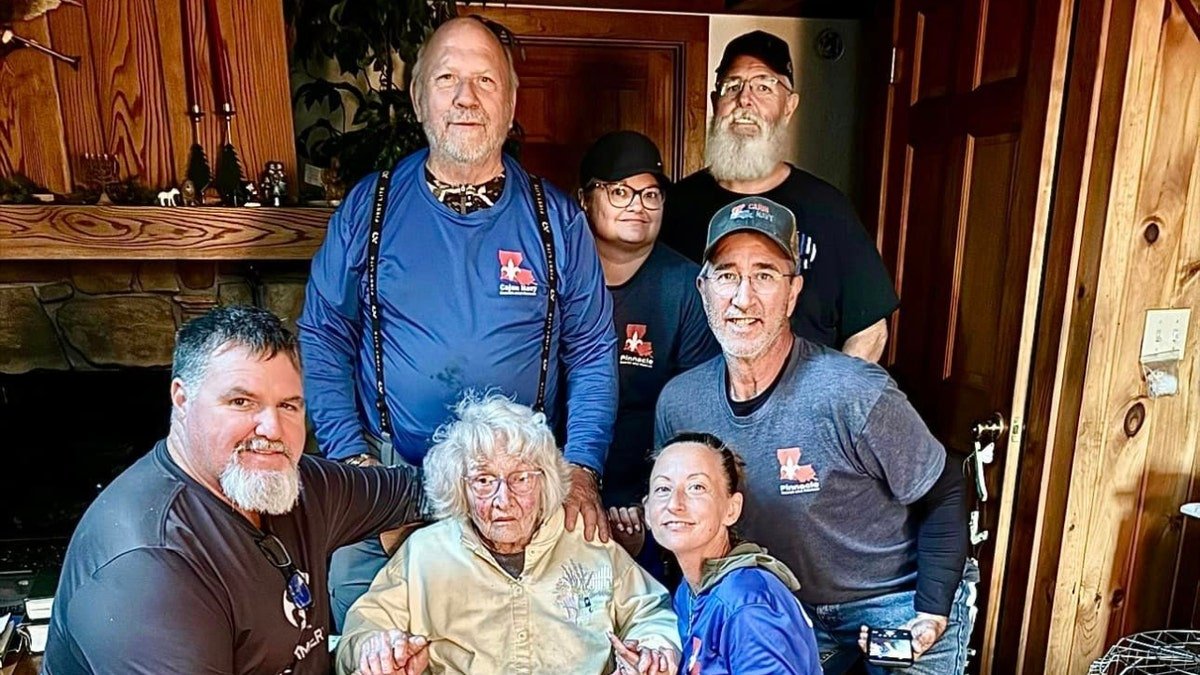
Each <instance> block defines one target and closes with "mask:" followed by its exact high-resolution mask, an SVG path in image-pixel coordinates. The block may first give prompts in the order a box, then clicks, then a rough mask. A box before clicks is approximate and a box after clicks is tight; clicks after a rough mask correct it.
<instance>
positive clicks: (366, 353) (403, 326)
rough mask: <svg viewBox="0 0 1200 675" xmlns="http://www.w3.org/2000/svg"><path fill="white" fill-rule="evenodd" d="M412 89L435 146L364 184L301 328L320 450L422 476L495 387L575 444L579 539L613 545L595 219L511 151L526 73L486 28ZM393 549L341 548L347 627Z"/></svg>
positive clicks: (473, 31)
mask: <svg viewBox="0 0 1200 675" xmlns="http://www.w3.org/2000/svg"><path fill="white" fill-rule="evenodd" d="M411 92H412V98H413V101H414V106H415V110H416V113H417V118H418V119H419V120H420V121H421V124H422V125H423V127H424V130H425V136H426V138H427V139H428V140H429V149H428V150H422V151H420V152H416V153H413V154H412V155H410V156H408V157H406V158H405V159H403V160H401V161H400V163H399V164H397V165H396V166H395V167H394V168H393V169H392V170H391V171H390V172H386V171H385V172H381V173H379V174H375V175H372V176H369V177H367V178H366V179H364V180H363V181H362V182H360V183H359V184H358V185H357V186H356V187H355V188H354V189H353V190H352V191H351V192H350V194H349V196H348V197H347V199H346V200H345V202H344V203H343V204H342V205H341V207H340V208H339V209H338V211H337V213H335V214H334V216H333V219H332V220H331V221H330V223H329V230H328V234H327V235H326V237H325V242H324V244H323V245H322V247H321V250H320V251H318V252H317V255H316V257H315V258H314V259H313V263H312V268H311V270H312V271H311V277H310V278H309V284H308V291H307V294H306V297H305V306H304V313H303V316H302V317H301V319H300V322H299V327H300V342H301V345H302V348H303V351H304V377H305V389H306V390H307V391H308V392H309V398H310V407H309V410H310V412H311V417H312V422H313V427H314V430H315V432H316V436H317V441H318V444H319V445H320V447H321V451H322V453H323V454H325V456H327V457H329V458H331V459H338V460H342V461H346V462H350V463H361V464H375V463H379V462H382V463H384V464H393V463H397V462H406V463H409V464H413V465H420V463H421V462H422V460H424V458H425V454H426V452H427V451H428V450H429V447H430V446H431V442H430V441H431V437H432V436H433V433H434V431H435V430H437V428H438V427H439V426H440V425H441V424H443V423H444V422H446V421H447V420H448V419H449V417H450V413H451V407H452V404H453V403H454V402H455V401H457V400H459V399H460V398H462V395H463V393H464V392H465V391H466V390H471V389H473V390H489V389H495V390H499V391H500V392H503V393H504V394H506V395H508V396H511V397H513V398H514V399H515V400H516V401H517V402H518V403H522V404H525V405H528V406H530V407H533V408H535V409H538V410H544V412H545V413H546V416H547V418H548V419H549V422H550V425H551V427H552V428H555V429H557V430H558V431H561V432H563V433H562V434H561V435H560V439H562V438H563V437H565V439H566V443H565V446H564V447H563V455H564V456H565V458H566V460H567V461H568V462H570V463H571V464H572V465H573V468H572V479H571V491H570V493H569V495H568V497H567V500H566V527H567V529H568V530H572V531H573V530H574V529H575V527H576V526H577V525H576V521H577V520H578V519H579V516H580V515H582V527H583V530H584V535H585V537H586V538H587V539H589V540H590V539H592V538H593V537H595V536H599V537H600V538H601V539H602V540H604V541H607V540H608V523H607V520H606V518H605V517H604V513H603V509H602V508H601V506H600V492H599V487H600V482H599V481H600V475H601V474H602V473H603V471H604V462H605V456H606V454H607V452H608V447H609V442H610V439H611V437H612V429H613V421H614V419H615V418H616V405H617V364H616V361H617V360H616V352H617V346H616V334H615V332H614V330H613V324H612V321H613V313H612V312H613V310H612V300H611V298H610V296H609V293H608V291H607V290H606V289H605V286H604V273H603V270H602V269H601V267H600V261H599V258H598V257H597V256H596V246H595V242H594V241H593V239H592V236H591V232H590V231H589V229H588V223H587V218H586V217H585V215H584V214H583V212H582V211H581V210H580V208H579V205H578V204H577V203H575V201H574V200H573V199H571V198H570V197H569V196H567V195H566V194H565V193H563V192H562V191H560V190H558V189H556V188H555V187H553V186H551V185H549V184H544V183H542V182H541V181H540V180H538V179H535V178H534V177H532V176H530V175H529V174H528V173H526V172H525V170H524V169H522V168H521V165H520V164H518V163H517V161H516V160H515V159H513V158H512V157H509V156H506V155H505V154H504V153H503V145H504V141H505V138H506V136H507V134H508V130H509V129H510V128H511V126H512V122H513V114H514V107H515V106H516V101H517V76H516V72H515V70H514V69H513V62H512V55H511V54H510V53H509V52H508V50H507V49H506V48H505V46H504V45H503V44H502V43H501V42H500V40H499V39H497V37H496V35H495V34H493V32H492V31H491V30H490V28H489V26H488V25H487V24H485V23H484V22H483V21H482V20H480V19H477V18H473V17H472V18H466V17H464V18H459V19H454V20H451V21H448V22H446V23H445V24H443V25H442V26H440V27H439V28H438V29H437V31H435V32H434V33H433V35H432V36H430V38H429V40H427V41H426V43H425V44H424V45H423V46H422V47H421V51H420V53H419V54H418V56H417V61H416V63H415V65H414V67H413V72H412V74H411ZM390 543H391V542H389V544H390ZM382 544H383V542H380V541H378V540H375V539H371V540H368V541H365V542H362V543H361V544H359V545H355V546H353V547H349V548H347V549H343V550H341V551H338V553H337V554H335V556H334V560H333V564H332V565H331V569H332V570H333V571H332V572H331V584H330V585H331V587H332V590H333V594H334V616H335V621H336V622H337V624H338V625H340V624H341V619H342V617H343V616H345V612H346V610H347V609H349V607H350V604H351V603H353V602H354V600H356V599H357V598H358V597H359V596H360V595H362V594H363V593H364V592H366V590H367V587H368V586H369V585H370V583H371V580H373V579H374V578H375V574H376V573H377V572H378V571H379V570H380V569H381V568H382V567H383V565H384V564H385V563H386V562H387V557H388V556H387V553H386V551H385V548H384V546H383V545H382Z"/></svg>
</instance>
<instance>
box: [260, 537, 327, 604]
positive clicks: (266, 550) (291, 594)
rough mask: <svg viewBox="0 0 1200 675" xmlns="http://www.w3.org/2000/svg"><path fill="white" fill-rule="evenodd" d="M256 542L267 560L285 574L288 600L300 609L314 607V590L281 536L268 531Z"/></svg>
mask: <svg viewBox="0 0 1200 675" xmlns="http://www.w3.org/2000/svg"><path fill="white" fill-rule="evenodd" d="M254 543H255V544H258V550H260V551H262V554H263V557H265V558H266V559H267V562H269V563H271V566H272V567H274V568H276V569H278V570H279V572H280V573H281V574H283V580H284V581H285V582H286V583H287V598H288V600H290V601H291V603H292V604H293V605H295V606H296V607H297V608H299V609H309V608H310V607H312V606H313V596H312V591H311V590H309V588H308V584H307V583H306V582H305V581H304V575H302V574H300V570H299V569H297V568H296V565H295V563H293V562H292V556H291V555H289V554H288V552H287V549H286V548H284V546H283V542H281V541H279V537H276V536H275V535H273V534H271V533H270V532H267V533H264V534H263V536H261V537H258V538H257V539H255V540H254Z"/></svg>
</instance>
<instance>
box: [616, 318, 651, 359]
mask: <svg viewBox="0 0 1200 675" xmlns="http://www.w3.org/2000/svg"><path fill="white" fill-rule="evenodd" d="M620 363H621V365H623V366H637V367H639V368H653V367H654V344H653V343H651V342H650V341H649V340H647V339H646V324H643V323H627V324H625V342H624V343H622V345H621V358H620Z"/></svg>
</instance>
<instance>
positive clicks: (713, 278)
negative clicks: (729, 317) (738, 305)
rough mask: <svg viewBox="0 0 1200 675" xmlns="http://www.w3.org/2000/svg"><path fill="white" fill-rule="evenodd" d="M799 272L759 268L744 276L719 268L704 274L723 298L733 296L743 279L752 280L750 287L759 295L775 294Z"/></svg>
mask: <svg viewBox="0 0 1200 675" xmlns="http://www.w3.org/2000/svg"><path fill="white" fill-rule="evenodd" d="M798 276H800V275H799V274H784V273H783V272H777V271H775V270H771V269H766V270H757V271H755V272H751V273H750V274H748V275H746V276H742V275H741V274H738V273H737V272H734V271H732V270H718V271H716V272H712V273H711V274H707V275H705V276H704V278H705V279H707V280H708V283H709V284H710V285H711V286H712V289H713V292H715V293H716V294H717V295H719V296H721V297H723V298H732V297H733V296H734V295H735V294H737V291H738V289H739V288H741V287H742V279H749V280H750V288H751V289H753V290H754V292H755V293H757V294H758V295H763V296H766V295H774V294H776V293H778V292H779V291H780V290H781V289H782V288H783V287H784V285H786V283H787V281H786V280H788V279H790V278H791V277H798Z"/></svg>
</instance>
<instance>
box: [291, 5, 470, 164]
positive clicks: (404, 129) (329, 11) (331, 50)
mask: <svg viewBox="0 0 1200 675" xmlns="http://www.w3.org/2000/svg"><path fill="white" fill-rule="evenodd" d="M284 11H285V16H286V17H287V20H288V23H289V27H290V38H291V42H292V76H293V82H302V84H300V85H299V86H297V87H295V90H294V94H293V104H294V105H295V106H296V113H297V118H298V119H302V120H306V121H307V120H311V121H307V123H306V124H303V127H302V128H300V129H299V131H298V133H297V137H296V146H297V152H298V154H299V156H300V158H301V159H303V160H304V161H307V162H309V163H310V164H314V165H317V166H330V165H331V163H332V162H333V160H334V159H337V165H338V172H339V177H340V178H341V180H342V182H343V183H344V184H345V185H348V186H349V185H353V184H354V183H355V182H357V181H358V179H360V178H362V177H363V176H365V175H366V174H368V173H370V172H372V171H375V170H378V169H383V168H389V167H391V166H393V165H394V164H395V163H396V162H397V161H399V160H400V158H402V157H404V156H405V155H407V154H409V153H411V152H413V151H414V150H417V149H419V148H421V147H424V146H425V144H426V143H425V137H424V135H423V134H422V132H421V125H420V123H418V122H417V118H416V115H415V114H414V112H413V104H412V100H411V99H410V98H409V95H408V91H407V90H406V89H405V88H404V86H403V83H402V82H398V81H397V78H396V73H395V69H396V67H397V65H398V64H400V63H403V64H404V65H405V67H406V68H408V67H411V66H412V64H413V62H414V61H415V60H416V58H417V50H418V49H419V48H420V46H421V42H422V41H423V40H424V39H425V37H426V36H427V35H429V33H430V32H432V31H433V29H434V28H436V27H437V26H438V25H440V24H441V23H442V22H443V21H445V20H447V19H449V18H451V17H454V16H456V15H457V13H458V10H457V6H456V3H455V2H453V1H452V0H284ZM331 68H336V71H337V73H336V74H333V75H332V76H331V73H330V70H331Z"/></svg>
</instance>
